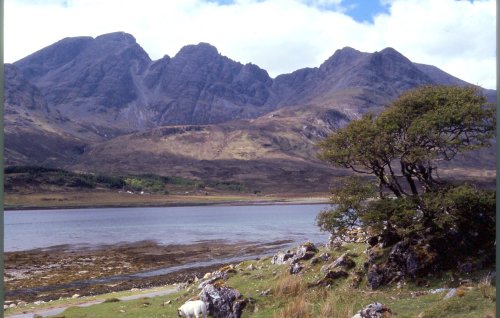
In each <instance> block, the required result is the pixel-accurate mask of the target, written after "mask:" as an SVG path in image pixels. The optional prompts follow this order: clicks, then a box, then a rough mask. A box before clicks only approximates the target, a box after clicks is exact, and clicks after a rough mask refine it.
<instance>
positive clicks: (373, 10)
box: [206, 0, 389, 23]
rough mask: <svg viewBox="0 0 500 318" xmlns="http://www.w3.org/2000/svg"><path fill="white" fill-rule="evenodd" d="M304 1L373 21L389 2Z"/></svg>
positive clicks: (221, 0) (226, 0)
mask: <svg viewBox="0 0 500 318" xmlns="http://www.w3.org/2000/svg"><path fill="white" fill-rule="evenodd" d="M206 1H207V2H213V3H218V4H221V5H233V4H235V3H236V2H237V1H235V0H206ZM304 3H306V4H308V5H312V6H317V7H319V8H321V9H323V10H331V11H337V10H339V11H342V12H343V13H345V14H346V15H348V16H350V17H351V18H353V19H354V20H356V21H358V22H370V23H373V18H374V17H375V15H377V14H381V13H388V12H389V3H388V2H387V1H379V0H341V1H335V0H334V1H321V0H320V1H317V0H305V1H304Z"/></svg>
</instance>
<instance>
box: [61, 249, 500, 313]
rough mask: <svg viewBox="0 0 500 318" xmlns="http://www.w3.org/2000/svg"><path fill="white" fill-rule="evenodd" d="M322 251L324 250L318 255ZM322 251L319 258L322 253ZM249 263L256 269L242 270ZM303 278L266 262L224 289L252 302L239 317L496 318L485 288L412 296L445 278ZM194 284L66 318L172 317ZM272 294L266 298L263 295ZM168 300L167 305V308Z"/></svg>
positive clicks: (310, 271)
mask: <svg viewBox="0 0 500 318" xmlns="http://www.w3.org/2000/svg"><path fill="white" fill-rule="evenodd" d="M364 249H365V246H364V245H363V244H351V245H348V246H347V249H345V250H342V251H337V252H330V254H331V255H333V257H332V260H333V259H335V258H336V257H338V256H340V255H341V254H342V253H344V252H347V251H348V252H349V253H351V254H352V255H353V257H352V258H353V260H354V261H355V263H356V268H355V269H357V270H359V269H362V268H363V263H364V261H365V260H366V256H365V254H364V253H363V251H364ZM321 252H322V251H321ZM321 252H320V253H321ZM250 264H253V266H254V267H255V269H254V270H250V269H246V268H247V267H248V266H249V265H250ZM304 264H307V266H306V268H305V269H304V270H303V272H302V274H301V275H298V276H292V275H290V274H289V273H288V266H286V265H272V264H271V262H270V259H269V258H265V259H262V260H249V261H245V262H243V263H241V264H240V265H239V266H238V267H237V273H235V274H230V276H229V278H228V280H227V281H226V282H225V284H226V285H228V286H231V287H234V288H236V289H238V290H239V291H240V292H241V294H242V295H243V297H245V298H251V299H253V300H254V301H253V303H250V304H248V305H247V307H246V309H245V311H244V314H243V317H251V318H284V317H301V318H307V317H334V318H335V317H338V318H344V317H349V318H350V317H352V315H354V314H355V313H356V312H357V311H358V310H360V309H361V308H362V307H364V306H366V305H368V304H370V303H372V302H376V301H377V302H381V303H383V304H385V305H386V306H388V307H389V308H390V309H391V310H392V312H393V313H394V314H395V317H401V318H403V317H420V318H438V317H440V318H442V317H462V318H481V317H495V313H496V307H495V292H496V289H495V287H493V286H490V285H488V284H486V283H474V284H472V285H471V286H470V287H467V288H464V289H463V291H464V293H463V295H462V296H461V297H454V298H450V299H446V300H445V299H443V297H444V296H445V294H446V292H443V293H440V294H424V295H421V296H415V292H418V291H429V290H431V289H435V288H441V287H443V286H445V285H447V284H449V282H448V281H446V278H444V276H443V278H439V279H434V280H429V286H427V287H418V286H416V285H414V284H411V283H408V284H407V285H404V286H403V287H402V288H399V289H398V288H396V286H388V287H384V288H382V289H380V290H377V291H372V290H371V289H370V288H368V287H367V285H366V279H365V278H364V279H363V281H362V282H361V284H360V286H359V287H358V288H353V287H350V286H349V284H350V282H351V281H350V278H347V279H339V280H338V281H336V282H335V283H334V284H333V286H331V287H330V288H324V287H314V288H311V287H308V286H307V285H308V283H311V282H314V281H317V280H318V279H320V278H321V277H322V276H321V274H320V271H319V269H320V268H321V266H322V265H324V264H325V263H319V264H316V265H310V263H309V262H308V261H305V262H304ZM197 284H198V283H195V284H193V285H191V286H189V287H188V288H187V289H185V290H182V291H180V292H178V293H175V294H171V295H168V296H162V297H155V298H151V299H139V300H134V301H120V302H110V303H104V304H99V305H94V306H91V307H88V308H70V309H68V310H66V311H65V312H64V313H63V315H64V317H65V318H87V317H105V318H106V317H109V318H111V317H130V318H132V317H134V318H135V317H176V309H177V308H178V307H179V306H180V305H182V304H183V303H184V302H185V301H186V300H187V299H189V298H190V297H195V296H196V295H197V294H198V293H199V290H198V289H197V288H196V286H197ZM266 290H271V291H270V293H269V294H268V295H266V296H264V295H261V292H262V291H266ZM168 300H170V301H171V303H170V304H165V302H166V301H168Z"/></svg>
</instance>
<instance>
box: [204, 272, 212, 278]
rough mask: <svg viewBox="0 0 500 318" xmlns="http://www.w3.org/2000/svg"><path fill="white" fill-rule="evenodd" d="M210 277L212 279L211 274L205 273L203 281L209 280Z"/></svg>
mask: <svg viewBox="0 0 500 318" xmlns="http://www.w3.org/2000/svg"><path fill="white" fill-rule="evenodd" d="M210 277H212V273H206V274H205V276H203V279H209V278H210Z"/></svg>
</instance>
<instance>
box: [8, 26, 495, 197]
mask: <svg viewBox="0 0 500 318" xmlns="http://www.w3.org/2000/svg"><path fill="white" fill-rule="evenodd" d="M435 84H443V85H469V84H468V83H466V82H465V81H462V80H460V79H458V78H456V77H453V76H452V75H449V74H447V73H445V72H444V71H442V70H440V69H438V68H437V67H434V66H431V65H424V64H418V63H414V62H412V61H410V60H409V59H407V58H406V57H404V56H403V55H402V54H400V53H399V52H397V51H396V50H395V49H393V48H386V49H383V50H382V51H380V52H374V53H365V52H360V51H357V50H355V49H353V48H349V47H345V48H343V49H340V50H337V51H336V52H335V53H334V54H333V55H332V56H331V57H330V58H328V59H327V60H326V61H325V62H323V63H322V64H321V65H320V66H319V67H315V68H304V69H300V70H297V71H295V72H293V73H290V74H283V75H279V76H277V77H276V78H271V77H270V76H269V75H268V73H267V72H266V71H265V70H263V69H261V68H260V67H258V66H257V65H254V64H251V63H249V64H245V65H243V64H241V63H239V62H236V61H234V60H232V59H230V58H228V57H226V56H223V55H222V54H220V53H219V52H218V50H217V49H216V48H215V47H214V46H212V45H210V44H207V43H199V44H197V45H187V46H185V47H183V48H182V49H181V50H180V51H179V52H178V53H177V54H176V55H175V56H173V57H169V56H167V55H165V56H164V57H163V58H161V59H159V60H156V61H153V60H151V59H150V58H149V56H148V54H147V53H146V52H145V51H144V50H143V49H142V48H141V46H140V45H139V44H137V42H136V40H135V38H134V37H133V36H132V35H130V34H127V33H123V32H116V33H110V34H104V35H101V36H98V37H96V38H92V37H72V38H65V39H63V40H61V41H59V42H57V43H54V44H52V45H50V46H48V47H46V48H43V49H41V50H39V51H37V52H35V53H33V54H31V55H29V56H27V57H25V58H23V59H21V60H19V61H17V62H15V63H13V64H6V65H5V116H4V121H5V162H6V164H7V165H33V164H35V165H44V166H55V167H60V168H67V169H71V170H79V171H87V172H106V173H117V174H125V173H135V174H143V173H155V174H161V175H177V176H183V177H190V178H200V179H204V180H207V179H218V180H219V179H220V180H230V181H236V182H241V183H243V184H245V185H246V186H248V187H249V188H252V189H259V190H273V191H280V192H284V191H323V190H325V189H327V188H328V186H329V184H330V183H331V180H332V177H334V176H338V175H344V174H346V173H348V172H347V171H345V170H342V169H334V168H332V167H330V166H328V165H327V164H325V163H323V162H321V161H319V160H317V159H316V151H317V149H316V147H315V143H316V142H317V141H319V140H320V139H321V138H323V137H325V136H326V135H328V134H330V133H332V132H334V131H335V130H336V129H338V128H340V127H343V126H344V125H345V124H347V123H348V122H349V121H351V120H353V119H356V118H359V117H360V116H361V115H362V114H364V113H366V112H374V113H378V112H380V111H381V110H382V109H383V108H384V107H385V106H386V105H388V104H389V103H390V102H391V101H392V100H394V99H395V98H397V97H398V96H399V95H400V94H401V93H403V92H405V91H407V90H409V89H412V88H415V87H418V86H422V85H435ZM483 92H484V94H485V95H486V96H487V97H488V99H490V100H494V99H495V98H496V91H493V90H483ZM491 156H493V158H494V151H493V150H491V149H490V150H489V152H488V151H483V152H482V155H475V156H469V157H467V156H466V157H464V158H463V160H462V164H459V166H460V165H461V166H467V167H480V166H482V165H486V167H487V168H488V169H490V170H491V169H493V170H494V160H493V161H491V158H492V157H491Z"/></svg>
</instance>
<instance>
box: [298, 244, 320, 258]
mask: <svg viewBox="0 0 500 318" xmlns="http://www.w3.org/2000/svg"><path fill="white" fill-rule="evenodd" d="M317 252H318V248H316V245H314V244H313V243H311V242H306V243H304V244H302V245H300V246H299V247H297V251H296V252H295V256H294V258H295V259H297V260H308V259H311V258H312V257H313V256H314V255H315V254H316V253H317Z"/></svg>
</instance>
